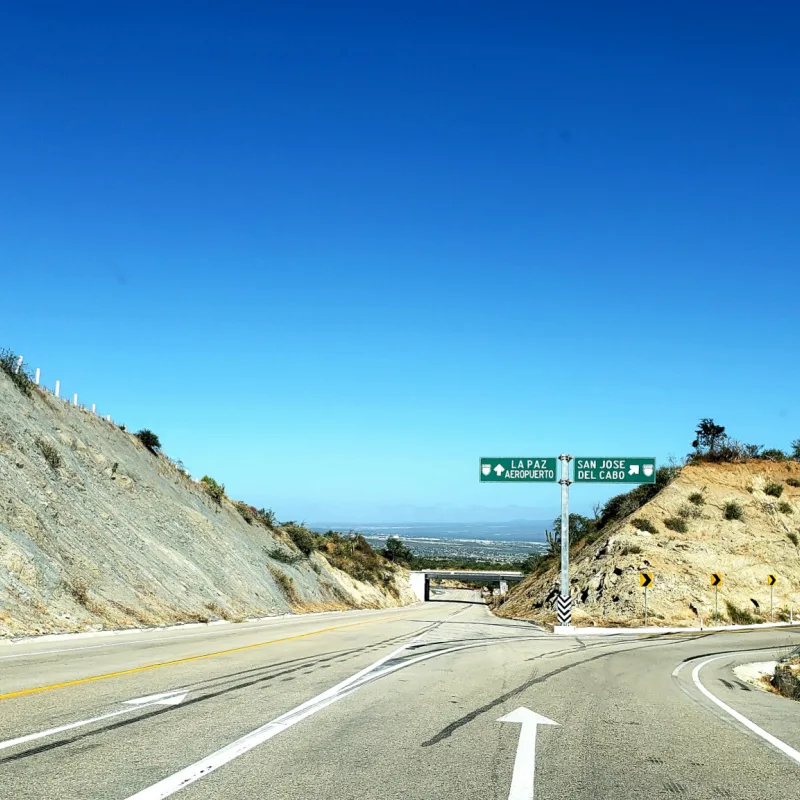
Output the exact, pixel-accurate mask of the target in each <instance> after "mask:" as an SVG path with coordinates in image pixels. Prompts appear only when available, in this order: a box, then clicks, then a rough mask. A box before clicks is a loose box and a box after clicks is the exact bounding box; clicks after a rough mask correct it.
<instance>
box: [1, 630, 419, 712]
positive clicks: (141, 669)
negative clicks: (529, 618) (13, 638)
mask: <svg viewBox="0 0 800 800" xmlns="http://www.w3.org/2000/svg"><path fill="white" fill-rule="evenodd" d="M397 619H401V620H402V619H409V617H380V618H378V619H366V620H362V621H361V622H348V623H347V624H346V625H334V626H333V627H331V628H322V629H321V630H318V631H309V632H308V633H297V634H295V635H294V636H284V637H282V638H280V639H270V640H268V641H266V642H256V644H247V645H243V646H242V647H231V648H229V649H228V650H217V651H216V652H214V653H203V654H202V655H199V656H187V657H186V658H176V659H174V660H173V661H161V662H159V663H158V664H148V665H147V666H144V667H132V668H131V669H123V670H120V671H118V672H107V673H106V674H105V675H91V676H90V677H88V678H78V679H76V680H74V681H64V682H63V683H51V684H49V685H48V686H34V687H33V688H31V689H20V690H19V691H17V692H8V694H0V700H9V699H10V698H12V697H22V696H23V695H26V694H36V693H37V692H49V691H51V690H53V689H65V688H67V687H68V686H80V684H82V683H92V682H93V681H104V680H107V679H108V678H119V677H120V676H122V675H134V674H135V673H137V672H147V671H148V670H151V669H161V667H174V666H175V665H176V664H188V663H189V662H190V661H202V660H203V659H205V658H215V657H216V656H226V655H228V654H229V653H242V652H244V651H245V650H254V649H256V648H257V647H266V646H267V645H270V644H279V643H280V642H291V641H294V640H296V639H305V638H306V637H308V636H316V635H317V634H320V633H330V632H331V631H338V630H341V629H342V628H354V627H356V626H358V625H369V624H371V623H374V622H386V621H387V620H388V621H391V620H397ZM31 655H35V653H32V654H31Z"/></svg>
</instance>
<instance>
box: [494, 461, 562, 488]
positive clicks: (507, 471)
mask: <svg viewBox="0 0 800 800" xmlns="http://www.w3.org/2000/svg"><path fill="white" fill-rule="evenodd" d="M557 464H558V459H557V458H544V457H542V456H536V457H531V458H488V457H487V458H482V459H481V464H480V480H481V483H489V482H494V483H500V482H505V483H514V482H516V483H530V482H536V483H553V482H554V481H555V480H556V465H557Z"/></svg>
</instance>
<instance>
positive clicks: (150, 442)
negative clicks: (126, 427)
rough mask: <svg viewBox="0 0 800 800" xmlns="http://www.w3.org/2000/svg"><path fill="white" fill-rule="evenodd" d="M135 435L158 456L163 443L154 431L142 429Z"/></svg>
mask: <svg viewBox="0 0 800 800" xmlns="http://www.w3.org/2000/svg"><path fill="white" fill-rule="evenodd" d="M134 435H135V436H136V438H137V439H138V440H139V441H140V442H141V443H142V444H143V445H144V446H145V447H146V448H147V449H148V450H149V451H150V452H151V453H152V454H153V455H158V451H159V450H161V442H160V441H159V439H158V436H156V435H155V434H154V433H153V431H151V430H148V429H147V428H142V430H140V431H136V433H135V434H134Z"/></svg>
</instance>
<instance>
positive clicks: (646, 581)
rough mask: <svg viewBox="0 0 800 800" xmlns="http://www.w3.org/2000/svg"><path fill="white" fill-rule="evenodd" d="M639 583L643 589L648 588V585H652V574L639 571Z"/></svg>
mask: <svg viewBox="0 0 800 800" xmlns="http://www.w3.org/2000/svg"><path fill="white" fill-rule="evenodd" d="M639 583H640V585H642V586H644V588H645V589H648V588H649V587H650V586H652V585H653V576H652V574H651V573H649V572H640V573H639Z"/></svg>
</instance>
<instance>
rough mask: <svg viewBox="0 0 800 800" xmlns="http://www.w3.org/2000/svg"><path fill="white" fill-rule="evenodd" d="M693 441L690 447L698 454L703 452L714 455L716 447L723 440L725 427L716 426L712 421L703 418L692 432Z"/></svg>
mask: <svg viewBox="0 0 800 800" xmlns="http://www.w3.org/2000/svg"><path fill="white" fill-rule="evenodd" d="M694 435H695V440H694V441H693V442H692V447H694V449H695V450H696V451H697V452H698V453H701V454H702V453H703V452H705V453H706V454H708V455H714V453H716V450H717V447H718V446H719V445H720V444H722V442H723V441H724V440H725V438H726V437H725V426H724V425H717V424H716V423H715V422H714V420H713V419H711V418H709V417H705V418H704V419H701V420H700V424H699V425H698V426H697V430H696V431H695V432H694Z"/></svg>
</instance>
